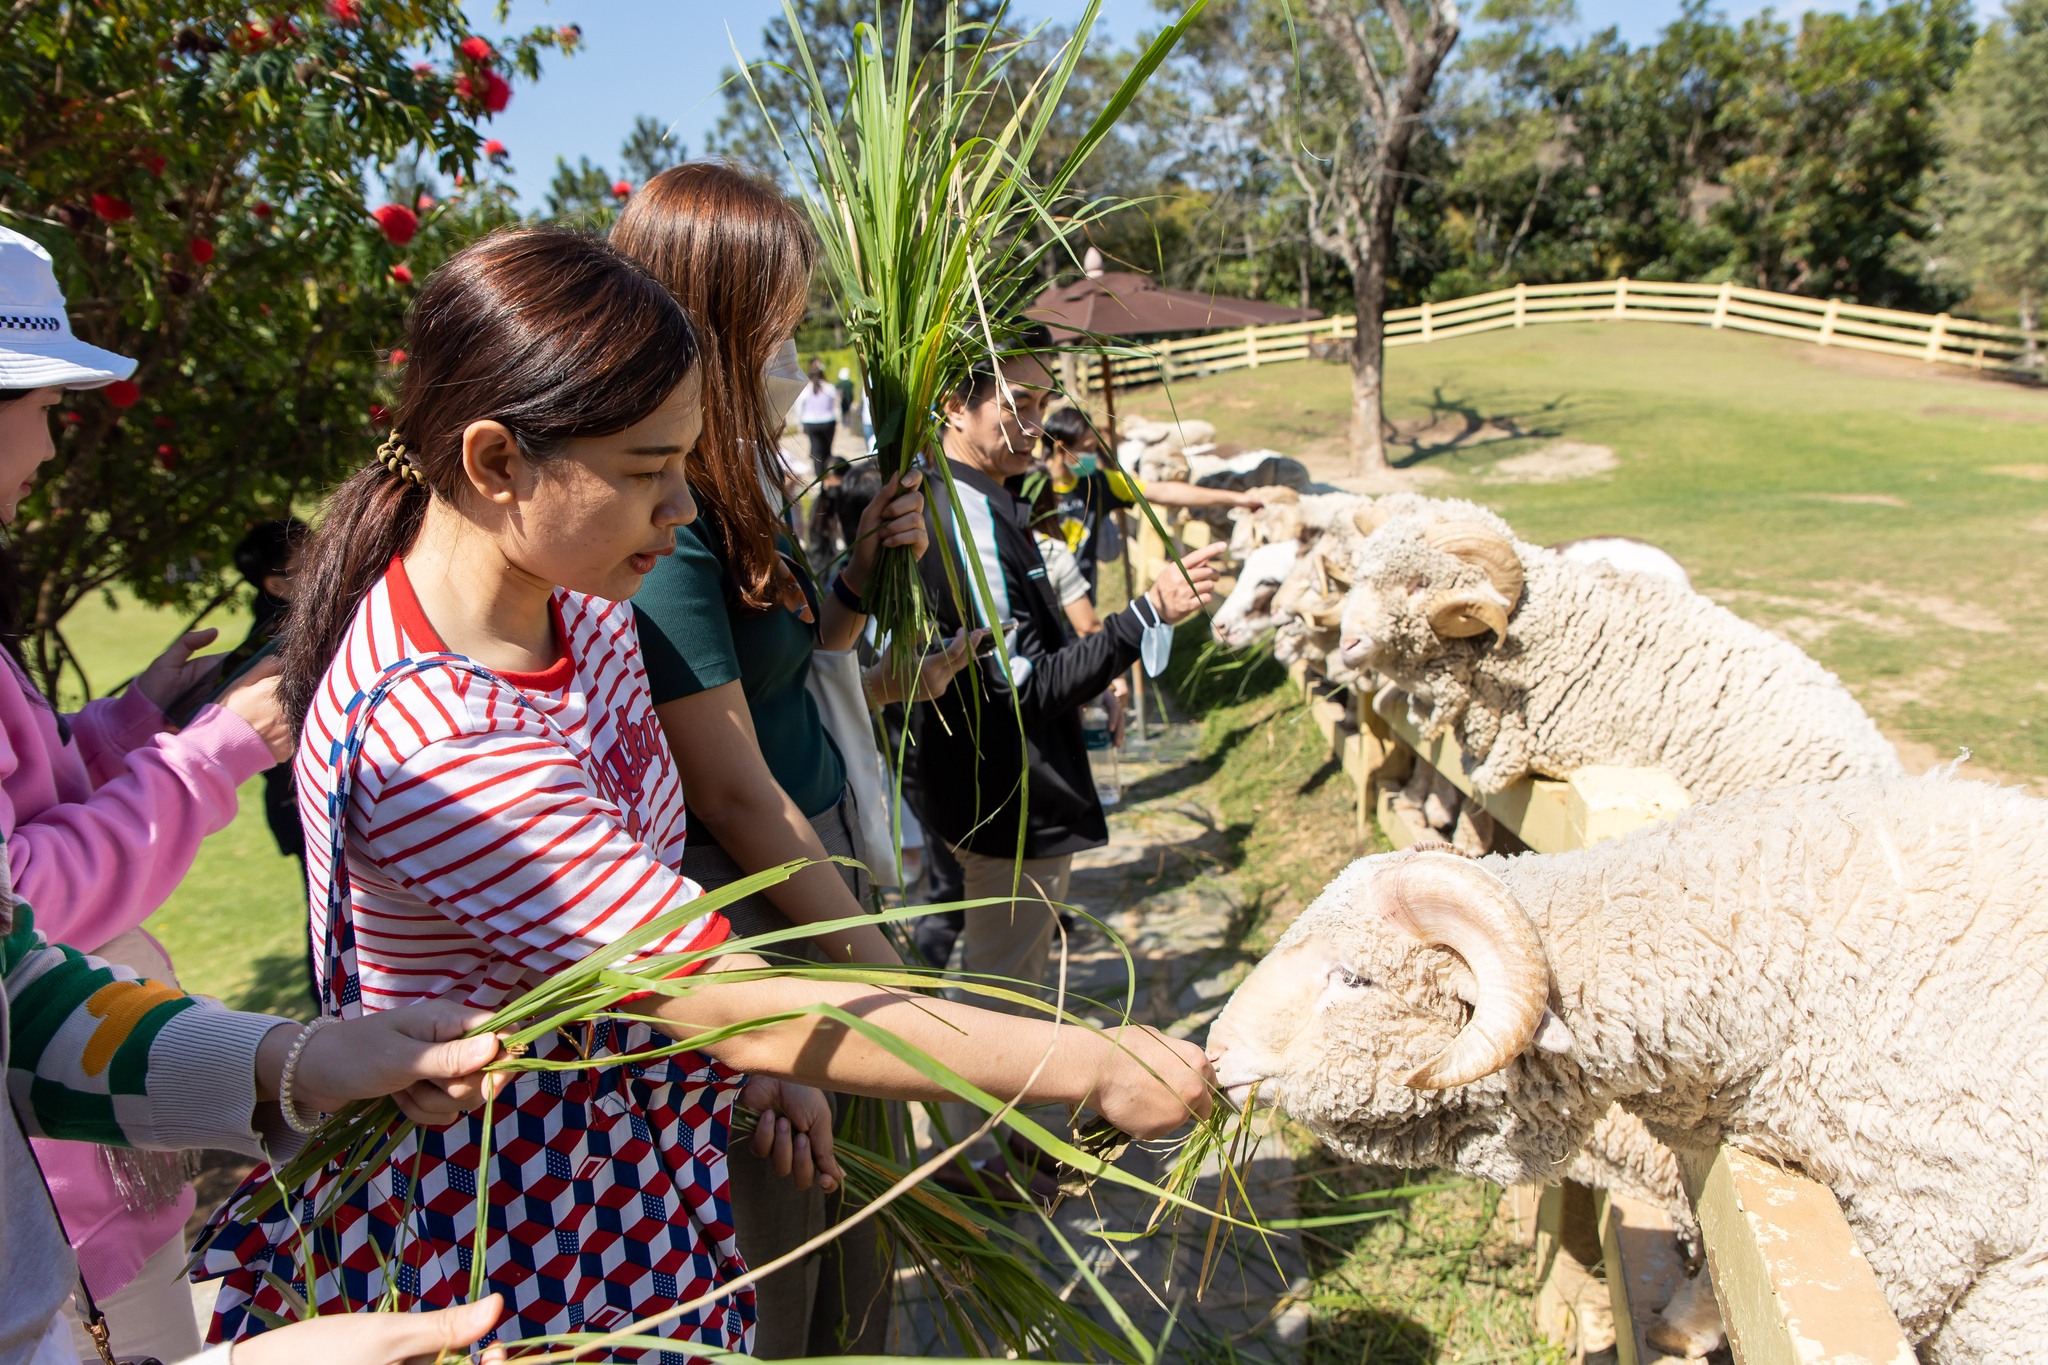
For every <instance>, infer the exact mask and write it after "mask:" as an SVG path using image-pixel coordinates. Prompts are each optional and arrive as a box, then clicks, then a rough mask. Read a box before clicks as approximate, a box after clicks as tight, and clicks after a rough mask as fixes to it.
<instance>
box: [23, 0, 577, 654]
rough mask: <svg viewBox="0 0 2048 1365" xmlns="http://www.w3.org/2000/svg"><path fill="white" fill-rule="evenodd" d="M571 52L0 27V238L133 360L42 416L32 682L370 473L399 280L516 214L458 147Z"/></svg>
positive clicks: (36, 15)
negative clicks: (275, 523) (111, 594)
mask: <svg viewBox="0 0 2048 1365" xmlns="http://www.w3.org/2000/svg"><path fill="white" fill-rule="evenodd" d="M577 37H578V35H577V33H576V31H575V30H574V29H573V28H563V29H554V28H541V29H535V30H534V31H532V32H530V33H527V34H524V35H522V36H520V37H518V38H517V39H516V40H512V41H507V42H504V43H502V44H493V43H490V42H487V41H486V40H485V39H483V38H481V37H477V36H475V35H473V34H471V33H470V32H469V26H468V23H467V22H466V21H465V19H464V18H463V13H462V6H461V4H460V3H459V0H324V3H319V4H308V3H307V0H296V2H295V3H294V0H285V3H283V4H280V5H277V6H266V7H264V9H263V10H261V11H257V10H252V9H250V8H247V7H245V6H244V5H241V4H235V3H229V2H228V0H190V2H189V3H186V4H183V5H179V6H166V5H163V4H161V3H158V2H157V0H94V3H89V4H88V3H83V0H65V2H64V3H46V4H27V5H23V4H13V5H4V6H0V147H4V148H5V149H6V151H5V154H4V156H0V223H5V224H6V225H7V226H9V227H13V228H15V229H17V230H19V231H22V232H25V233H27V234H28V235H29V236H31V237H34V238H35V239H36V240H38V241H40V242H41V243H43V245H45V246H46V247H48V248H49V250H50V252H51V255H52V256H53V257H55V259H56V262H57V270H58V276H59V278H60V280H61V281H62V282H63V285H64V289H65V294H66V296H67V298H68V299H69V300H70V306H71V315H72V321H73V325H74V326H75V327H76V329H77V331H78V333H79V335H80V336H81V337H83V338H84V339H85V340H88V341H91V342H93V343H95V344H97V345H100V346H105V347H108V348H110V349H112V350H115V351H118V352H120V353H122V354H124V355H131V356H134V357H136V358H137V359H138V360H139V361H140V362H141V363H140V366H139V368H138V369H137V371H136V374H135V377H134V379H133V380H132V381H129V382H125V383H121V384H117V385H113V386H111V387H109V388H106V389H102V390H98V391H95V392H91V393H82V394H79V395H77V397H76V400H75V401H74V402H72V403H70V404H68V405H67V406H66V408H65V409H64V410H63V412H62V414H61V429H60V432H59V435H58V456H57V461H56V463H55V464H54V465H53V466H52V467H51V468H50V469H49V470H48V471H47V472H46V474H45V476H44V478H43V480H42V481H41V483H40V484H39V485H38V487H37V489H36V492H35V494H34V495H33V496H32V497H31V498H30V499H29V500H28V501H27V503H26V504H25V506H24V508H23V512H22V521H21V523H20V524H19V525H18V526H17V527H16V528H15V530H14V533H13V549H14V552H15V554H16V556H17V558H18V560H19V562H20V565H21V569H22V577H23V585H24V592H25V593H26V595H27V596H26V600H25V603H24V606H25V611H24V616H25V619H26V620H27V621H28V622H29V623H30V625H29V629H30V632H31V637H30V638H29V639H28V640H27V641H26V643H27V645H28V652H29V655H30V658H31V660H32V661H33V662H34V663H35V665H36V666H37V667H38V669H39V671H40V672H41V673H42V674H43V675H44V679H45V681H46V682H51V683H54V681H55V678H56V676H57V674H58V673H59V672H60V671H61V670H62V669H63V668H65V667H66V666H67V665H69V666H71V667H73V668H75V667H76V660H75V659H73V658H72V657H71V656H70V652H69V650H68V649H67V648H66V646H65V644H64V637H63V632H62V628H61V622H62V620H63V618H64V615H65V613H66V612H67V611H69V610H70V609H71V607H72V606H74V605H76V604H77V603H78V602H79V601H80V600H82V599H83V598H84V597H86V596H87V595H88V594H90V593H93V592H95V591H99V590H102V589H104V588H107V587H109V586H111V585H114V584H116V583H120V584H125V585H126V586H127V587H128V588H130V589H132V590H133V591H134V592H135V593H136V594H137V595H138V596H140V597H141V598H143V599H144V600H146V601H152V602H159V603H165V604H173V605H179V606H184V607H192V606H196V605H198V604H199V603H201V602H203V601H205V600H207V599H208V598H210V597H211V596H212V595H213V594H214V593H215V592H216V591H218V590H219V589H220V587H221V586H222V583H223V581H224V580H223V578H222V573H223V569H224V566H225V563H226V560H227V550H228V548H229V547H230V546H232V545H233V543H234V542H235V540H236V539H237V538H238V537H239V536H240V535H241V534H242V532H243V531H244V530H245V529H246V527H247V526H248V525H249V523H250V522H252V521H255V520H258V519H261V518H263V517H270V516H278V515H281V514H283V513H284V512H286V511H288V510H290V509H291V508H292V507H294V506H301V507H302V506H303V505H304V503H305V502H306V501H307V500H308V499H310V498H311V497H313V496H315V495H317V493H318V492H319V490H320V489H321V488H322V487H323V486H324V485H325V484H326V483H328V482H330V481H331V480H332V479H333V478H334V477H335V476H336V475H337V474H338V473H340V472H341V471H343V470H345V469H347V468H348V467H350V466H351V465H353V464H355V463H357V462H359V461H361V460H362V459H364V458H365V457H366V456H367V455H368V453H369V452H370V450H371V449H372V448H373V447H374V446H375V444H376V442H377V441H378V440H379V439H381V432H380V430H379V427H380V424H381V421H382V415H383V411H384V407H383V404H384V402H386V401H388V398H389V392H388V385H389V381H390V375H391V366H392V355H391V351H390V348H391V346H392V345H393V344H394V343H395V342H396V341H397V338H398V336H399V333H400V329H401V326H402V324H403V319H404V312H405V307H406V303H407V300H408V297H409V293H410V290H411V287H412V285H413V283H414V281H415V280H417V279H419V278H423V277H424V275H425V273H426V271H427V270H428V269H430V268H431V267H432V266H433V265H434V264H436V263H437V262H438V261H439V260H440V259H442V258H443V257H445V256H446V255H447V254H449V253H450V252H451V251H453V250H454V249H456V248H458V247H459V246H461V245H462V244H463V243H464V242H466V241H468V240H471V239H472V238H473V237H474V236H475V235H477V234H478V233H480V232H482V231H486V230H488V229H489V228H491V227H494V226H496V225H498V224H500V223H502V222H506V221H510V220H511V219H512V217H513V216H514V214H513V210H512V208H511V206H510V199H509V194H508V193H507V192H506V191H505V190H504V189H503V188H502V187H501V186H498V185H495V184H494V183H492V182H491V180H490V178H489V172H490V169H491V168H492V167H493V166H494V165H495V164H496V163H498V162H500V161H502V160H503V159H504V157H505V155H506V151H505V149H504V148H503V147H502V145H498V144H495V143H494V142H491V141H488V140H487V138H488V134H487V131H485V130H483V129H481V128H479V126H478V125H479V124H480V123H481V122H483V121H485V120H488V119H489V117H490V116H491V115H492V114H494V113H496V112H498V111H500V110H502V109H503V108H504V107H505V105H506V102H507V101H508V100H510V99H511V98H512V94H513V86H512V82H513V80H514V79H516V78H526V79H532V78H534V77H536V76H538V75H539V71H540V57H541V54H542V53H544V52H546V51H549V50H551V49H552V50H561V51H566V50H569V49H571V48H573V47H574V46H575V44H576V41H577ZM422 54H426V56H425V58H424V59H423V57H422ZM422 168H431V171H430V172H429V173H428V174H422ZM431 175H439V176H445V177H447V178H448V179H449V181H450V182H451V185H452V187H453V193H451V194H448V195H447V196H445V197H443V196H442V195H441V194H440V192H439V189H438V182H436V181H434V180H432V179H431V178H430V177H431ZM480 175H481V177H482V179H481V180H480V179H479V176H480ZM373 184H377V185H383V186H385V187H386V192H384V193H377V192H372V191H370V190H368V189H367V188H366V187H367V186H370V185H373ZM394 186H403V187H404V188H403V189H402V190H400V191H398V192H396V193H395V194H394V193H391V192H390V191H391V187H394ZM80 677H81V681H82V682H84V683H85V685H86V687H87V688H88V690H90V687H91V680H86V679H84V678H83V675H82V673H81V675H80Z"/></svg>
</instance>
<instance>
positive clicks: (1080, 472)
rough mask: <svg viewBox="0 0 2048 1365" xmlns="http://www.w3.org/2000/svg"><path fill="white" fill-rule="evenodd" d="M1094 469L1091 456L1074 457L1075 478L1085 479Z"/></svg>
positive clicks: (1094, 464) (1093, 461) (1093, 460)
mask: <svg viewBox="0 0 2048 1365" xmlns="http://www.w3.org/2000/svg"><path fill="white" fill-rule="evenodd" d="M1095 469H1096V463H1095V457H1094V456H1093V455H1076V456H1075V457H1074V474H1075V476H1076V477H1078V478H1083V479H1085V478H1087V477H1088V476H1089V475H1090V474H1093V473H1094V472H1095Z"/></svg>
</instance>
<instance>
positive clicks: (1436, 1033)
mask: <svg viewBox="0 0 2048 1365" xmlns="http://www.w3.org/2000/svg"><path fill="white" fill-rule="evenodd" d="M1403 856H1405V855H1400V854H1390V855H1382V856H1380V857H1374V858H1364V859H1360V860H1359V861H1357V862H1355V863H1353V864H1352V865H1351V866H1350V867H1349V868H1347V869H1346V870H1345V871H1344V872H1343V873H1342V874H1341V875H1340V876H1339V877H1338V878H1337V880H1336V881H1334V882H1333V883H1331V885H1330V886H1329V887H1328V888H1327V889H1326V890H1325V891H1324V892H1323V893H1322V895H1321V896H1319V897H1317V899H1316V901H1315V903H1314V904H1313V905H1311V906H1310V907H1309V908H1308V909H1307V910H1306V911H1305V912H1303V914H1302V916H1301V917H1300V918H1299V919H1298V920H1296V921H1295V923H1294V924H1293V926H1292V927H1290V928H1289V929H1288V931H1287V933H1286V934H1285V935H1284V936H1283V937H1282V939H1281V940H1280V942H1279V944H1278V945H1277V946H1276V947H1275V948H1274V950H1273V951H1272V952H1271V953H1270V954H1269V955H1268V956H1267V957H1266V958H1265V960H1264V961H1262V962H1260V963H1259V965H1258V966H1257V967H1256V968H1255V969H1253V971H1252V974H1251V975H1250V976H1249V977H1247V978H1246V979H1245V981H1244V983H1243V984H1242V985H1240V986H1239V987H1238V988H1237V991H1236V993H1235V994H1234V995H1232V996H1231V999H1230V1002H1229V1004H1228V1005H1227V1006H1225V1008H1224V1010H1223V1013H1222V1015H1221V1016H1220V1017H1219V1018H1218V1019H1217V1020H1216V1023H1215V1024H1214V1026H1213V1027H1212V1028H1211V1029H1210V1032H1209V1043H1208V1048H1209V1054H1210V1056H1211V1058H1212V1059H1214V1062H1215V1066H1216V1074H1217V1078H1218V1079H1219V1081H1221V1082H1222V1084H1223V1085H1224V1086H1225V1087H1226V1089H1228V1090H1229V1091H1230V1093H1231V1095H1232V1097H1233V1098H1235V1099H1237V1100H1238V1101H1240V1102H1243V1101H1244V1100H1245V1099H1246V1098H1247V1096H1252V1095H1255V1097H1256V1099H1257V1101H1258V1102H1259V1103H1261V1104H1271V1105H1274V1106H1277V1107H1279V1108H1282V1109H1285V1110H1286V1111H1287V1113H1288V1114H1289V1115H1291V1116H1292V1117H1293V1118H1295V1119H1296V1120H1297V1121H1299V1122H1301V1123H1302V1124H1304V1125H1305V1126H1307V1127H1308V1129H1309V1130H1310V1131H1312V1132H1313V1133H1315V1134H1316V1136H1318V1137H1319V1138H1321V1139H1322V1140H1324V1141H1325V1142H1327V1143H1329V1144H1330V1145H1331V1146H1332V1147H1334V1148H1336V1149H1337V1150H1339V1151H1341V1152H1343V1153H1344V1154H1345V1155H1346V1156H1348V1157H1351V1158H1352V1159H1354V1160H1357V1161H1362V1162H1369V1163H1376V1164H1381V1165H1392V1166H1400V1167H1410V1168H1414V1167H1426V1166H1439V1165H1442V1166H1451V1167H1455V1168H1456V1169H1458V1170H1461V1171H1464V1172H1466V1173H1467V1174H1471V1175H1476V1176H1480V1177H1483V1178H1485V1179H1489V1180H1494V1181H1498V1182H1501V1183H1503V1184H1512V1183H1516V1182H1518V1181H1524V1180H1533V1179H1541V1178H1549V1177H1552V1176H1554V1175H1555V1172H1556V1169H1557V1167H1558V1166H1559V1165H1560V1164H1561V1163H1563V1162H1565V1161H1567V1160H1569V1159H1570V1156H1571V1154H1572V1153H1573V1152H1574V1151H1575V1150H1576V1149H1577V1147H1578V1145H1579V1143H1580V1142H1581V1141H1582V1140H1583V1138H1584V1136H1585V1134H1584V1132H1583V1131H1581V1129H1582V1128H1583V1127H1585V1126H1589V1125H1590V1123H1591V1114H1590V1110H1591V1109H1592V1106H1591V1105H1584V1106H1575V1107H1582V1108H1585V1109H1587V1110H1588V1111H1589V1115H1588V1117H1587V1118H1586V1119H1585V1120H1584V1121H1583V1123H1575V1122H1573V1121H1571V1120H1569V1119H1568V1118H1562V1117H1560V1116H1557V1115H1548V1116H1546V1117H1545V1119H1544V1120H1543V1121H1542V1122H1541V1123H1540V1124H1539V1123H1537V1122H1536V1121H1535V1120H1534V1119H1533V1117H1532V1116H1531V1115H1530V1114H1529V1113H1527V1112H1524V1105H1523V1104H1522V1103H1521V1101H1520V1099H1519V1098H1518V1097H1517V1096H1516V1094H1515V1093H1514V1092H1513V1089H1512V1087H1514V1086H1516V1085H1518V1084H1521V1083H1522V1082H1521V1081H1520V1080H1519V1079H1518V1078H1519V1077H1520V1075H1521V1068H1520V1067H1518V1066H1516V1065H1512V1064H1511V1065H1509V1066H1508V1067H1506V1068H1505V1069H1504V1070H1501V1071H1498V1072H1496V1073H1494V1074H1492V1075H1487V1076H1482V1077H1480V1078H1479V1079H1477V1080H1474V1081H1471V1082H1469V1083H1467V1084H1464V1085H1459V1086H1455V1087H1452V1088H1448V1089H1418V1088H1415V1087H1413V1086H1411V1085H1410V1084H1408V1083H1407V1082H1408V1081H1409V1080H1410V1079H1412V1077H1413V1073H1414V1071H1415V1070H1416V1068H1417V1067H1419V1066H1421V1065H1422V1064H1424V1063H1426V1062H1428V1061H1429V1060H1430V1059H1431V1058H1434V1057H1436V1056H1437V1055H1438V1054H1440V1053H1441V1052H1443V1050H1444V1049H1445V1048H1446V1047H1447V1046H1449V1045H1450V1044H1451V1042H1452V1040H1453V1039H1454V1038H1456V1037H1457V1036H1458V1034H1459V1032H1460V1030H1462V1029H1463V1028H1464V1027H1465V1025H1466V1023H1467V1022H1468V1020H1469V1019H1470V1017H1471V1014H1472V1008H1471V1005H1470V1004H1469V1003H1468V1002H1469V1001H1470V1000H1472V999H1473V998H1474V992H1475V982H1474V979H1473V976H1472V973H1471V972H1470V971H1469V970H1468V969H1467V967H1466V966H1465V964H1464V962H1463V960H1462V959H1461V958H1460V957H1459V956H1458V955H1457V954H1456V953H1455V952H1452V951H1450V950H1449V949H1446V948H1443V947H1437V946H1430V945H1426V944H1423V943H1421V942H1419V941H1418V940H1417V939H1416V938H1415V937H1414V936H1412V935H1411V934H1409V933H1406V932H1403V931H1402V930H1401V929H1399V928H1397V927H1395V926H1394V925H1392V924H1389V923H1386V922H1383V921H1381V920H1380V919H1379V918H1378V917H1377V916H1376V915H1374V914H1373V912H1371V911H1369V910H1364V909H1362V907H1365V906H1367V905H1368V904H1369V903H1370V898H1369V896H1368V894H1367V888H1368V885H1369V883H1370V881H1371V879H1372V878H1373V876H1374V874H1375V872H1376V871H1378V870H1380V869H1381V868H1383V867H1384V866H1385V865H1386V864H1387V863H1388V862H1389V861H1390V860H1393V859H1399V858H1401V857H1403ZM1545 1018H1546V1020H1547V1021H1549V1016H1548V1015H1546V1016H1545ZM1550 1022H1551V1023H1552V1024H1553V1025H1554V1021H1550ZM1555 1027H1557V1028H1559V1029H1560V1030H1561V1027H1562V1026H1561V1025H1556V1026H1555ZM1545 1090H1546V1093H1548V1094H1549V1095H1551V1096H1552V1097H1553V1098H1554V1097H1555V1087H1554V1085H1551V1086H1546V1087H1545Z"/></svg>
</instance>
